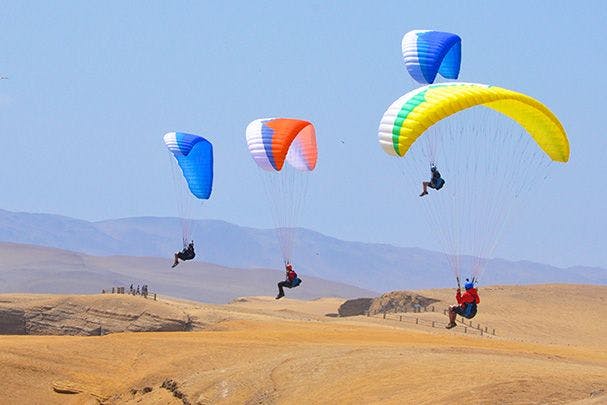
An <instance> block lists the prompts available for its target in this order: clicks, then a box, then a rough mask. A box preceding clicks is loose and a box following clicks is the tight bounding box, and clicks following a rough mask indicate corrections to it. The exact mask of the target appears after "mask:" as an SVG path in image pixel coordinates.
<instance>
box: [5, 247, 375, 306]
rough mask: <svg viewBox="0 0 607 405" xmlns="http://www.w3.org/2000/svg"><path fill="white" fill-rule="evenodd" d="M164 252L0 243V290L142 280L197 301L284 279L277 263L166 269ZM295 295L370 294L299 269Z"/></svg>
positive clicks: (84, 290) (265, 288)
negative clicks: (104, 252)
mask: <svg viewBox="0 0 607 405" xmlns="http://www.w3.org/2000/svg"><path fill="white" fill-rule="evenodd" d="M171 263H172V260H171V259H170V258H158V257H134V256H91V255H87V254H84V253H78V252H72V251H69V250H62V249H55V248H49V247H42V246H35V245H24V244H17V243H0V293H13V292H25V293H53V294H92V293H98V292H100V291H101V290H102V289H106V290H110V291H111V288H112V287H114V286H127V288H128V286H130V285H131V284H133V285H134V286H135V287H136V286H137V285H143V284H146V285H148V286H149V287H150V289H151V290H152V291H153V292H157V293H159V294H162V295H169V296H172V297H179V298H185V299H193V300H197V301H203V302H212V303H227V302H229V301H231V300H232V299H234V298H237V297H240V296H245V295H255V294H263V295H272V294H274V295H275V294H276V293H277V289H276V283H277V282H278V281H281V280H283V279H284V271H283V270H278V269H274V270H272V269H262V268H255V269H242V268H231V267H224V266H218V265H216V264H212V263H205V262H200V261H192V262H187V263H182V264H180V265H179V266H177V267H176V268H175V269H171V266H170V265H171ZM300 275H301V278H302V279H303V280H304V282H303V284H302V287H301V288H297V289H293V290H291V295H292V296H293V297H296V298H300V299H314V298H320V297H326V296H339V297H356V296H361V295H369V294H375V293H374V292H372V291H369V290H365V289H363V288H358V287H354V286H351V285H348V284H344V283H340V282H339V281H338V280H324V279H319V278H316V277H312V276H310V275H307V274H305V273H302V274H300Z"/></svg>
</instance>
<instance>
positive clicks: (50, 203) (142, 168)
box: [0, 1, 607, 267]
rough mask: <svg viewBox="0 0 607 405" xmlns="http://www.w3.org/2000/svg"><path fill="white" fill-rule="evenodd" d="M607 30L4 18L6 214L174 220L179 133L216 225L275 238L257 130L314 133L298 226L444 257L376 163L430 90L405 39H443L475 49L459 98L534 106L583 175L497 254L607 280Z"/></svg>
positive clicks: (250, 18) (344, 14)
mask: <svg viewBox="0 0 607 405" xmlns="http://www.w3.org/2000/svg"><path fill="white" fill-rule="evenodd" d="M605 21H607V4H606V3H604V2H601V1H595V2H591V1H587V2H583V4H581V5H578V4H574V3H573V2H570V1H562V2H559V1H534V2H529V1H518V2H517V1H509V2H498V1H478V2H472V1H469V2H432V1H423V2H421V1H415V2H405V1H394V2H345V1H343V2H337V1H333V2H326V1H318V2H316V1H307V2H244V1H243V2H177V1H175V2H168V1H167V2H152V1H146V2H143V1H141V2H124V1H108V2H103V4H101V3H96V4H95V3H93V2H79V1H73V2H63V1H57V2H33V1H32V2H22V1H7V2H3V5H2V13H0V44H1V46H0V75H1V76H8V77H9V80H2V81H0V132H1V134H2V138H1V139H2V143H3V147H2V148H1V149H0V169H1V173H2V175H0V190H2V193H1V194H0V208H4V209H9V210H16V211H28V212H49V213H57V214H62V215H67V216H73V217H78V218H84V219H90V220H96V219H107V218H116V217H127V216H142V215H153V216H173V215H176V207H175V200H174V198H173V196H172V195H171V192H172V190H173V188H172V185H171V181H172V178H171V171H170V167H169V162H168V158H167V153H166V151H165V150H164V146H163V144H162V135H163V134H164V133H165V132H169V131H174V130H179V131H186V132H192V133H197V134H201V135H203V136H205V137H207V138H208V139H209V140H211V142H213V144H214V147H215V172H216V176H215V185H214V194H213V198H212V199H211V200H210V201H209V203H208V205H207V206H206V207H205V208H204V210H201V212H200V217H205V218H218V219H223V220H226V221H229V222H234V223H237V224H240V225H248V226H255V227H270V226H271V225H272V222H271V217H270V215H269V213H268V212H267V209H266V205H267V201H266V200H265V198H266V197H265V195H264V192H263V188H262V185H261V184H260V182H259V177H258V175H257V173H256V172H255V170H257V169H256V167H255V165H254V163H253V161H252V160H251V159H250V157H249V155H248V151H247V149H246V144H245V141H244V129H245V127H246V125H247V124H248V123H249V122H250V121H252V120H253V119H255V118H259V117H265V116H286V117H301V118H306V119H308V120H310V121H312V122H313V123H314V124H315V126H316V130H317V136H318V144H319V163H318V167H317V171H316V173H315V177H314V179H313V181H311V182H310V191H309V197H308V206H307V208H306V211H305V212H304V214H303V216H302V219H301V225H302V226H304V227H307V228H310V229H314V230H317V231H320V232H323V233H325V234H328V235H332V236H336V237H339V238H342V239H348V240H361V241H377V242H388V243H392V244H396V245H401V246H421V247H428V248H437V246H435V244H434V242H433V239H432V234H431V233H430V232H429V231H428V230H427V229H426V228H427V227H426V223H425V222H424V221H423V219H421V218H418V217H412V216H411V215H409V216H408V215H407V213H408V212H411V211H412V210H411V207H408V206H407V204H410V202H407V201H405V200H404V199H402V198H399V197H398V195H397V192H395V188H396V187H400V184H402V180H401V179H400V178H399V175H398V174H397V173H394V172H393V171H392V168H393V166H392V165H390V164H386V156H385V155H384V153H383V152H382V150H381V149H380V148H379V146H378V144H377V126H378V122H379V119H380V118H381V115H382V113H383V112H384V110H385V109H386V107H387V106H388V105H389V104H390V103H391V102H392V101H394V100H395V99H396V98H398V97H399V96H400V95H402V94H403V93H405V92H406V91H408V90H410V89H411V88H413V86H414V84H413V82H412V81H411V80H410V79H409V78H408V75H407V72H406V69H405V67H404V64H403V62H402V58H401V52H400V40H401V37H402V35H403V34H404V33H405V32H407V31H409V30H411V29H417V28H430V29H439V30H444V31H451V32H456V33H458V34H459V35H460V36H461V37H462V39H463V48H462V49H463V63H462V73H461V76H460V79H461V80H465V81H473V82H480V83H490V84H495V85H500V86H503V87H506V88H511V89H514V90H518V91H521V92H523V93H527V94H529V95H532V96H534V97H536V98H538V99H539V100H541V101H543V102H544V103H545V104H546V105H547V106H549V108H551V109H552V111H554V113H555V114H556V115H557V116H559V118H560V119H561V121H562V123H563V125H564V126H565V128H566V130H567V132H568V135H569V139H570V142H571V151H572V153H571V160H570V162H569V163H568V164H567V165H566V166H563V167H558V168H557V169H556V170H553V171H552V172H551V176H550V179H549V181H547V182H546V184H545V185H544V186H543V187H542V188H541V192H537V193H532V195H529V196H528V197H527V203H526V205H525V207H524V209H523V210H521V211H520V212H519V213H518V215H517V216H516V218H514V220H513V221H512V222H511V226H510V227H509V228H508V232H507V233H506V234H505V235H504V237H503V239H502V241H501V244H500V245H499V246H498V248H497V250H496V252H495V255H496V256H498V257H505V258H509V259H530V260H536V261H541V262H546V263H550V264H556V265H563V266H564V265H573V264H585V265H600V266H604V267H607V249H605V246H606V243H605V241H606V238H605V236H604V232H605V229H606V228H607V213H606V211H605V205H606V202H607V188H606V187H605V185H606V183H607V182H606V181H605V171H606V170H605V169H606V168H607V164H606V163H605V156H606V154H607V139H606V137H605V136H604V128H605V120H606V114H605V89H606V84H607V79H606V76H605V75H604V73H603V70H604V66H605V65H606V64H607V55H606V53H605V51H604V46H603V45H602V44H603V42H604V41H605V38H607V26H606V24H605ZM341 140H344V143H342V142H340V141H341ZM336 190H339V192H336Z"/></svg>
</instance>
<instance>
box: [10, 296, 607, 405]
mask: <svg viewBox="0 0 607 405" xmlns="http://www.w3.org/2000/svg"><path fill="white" fill-rule="evenodd" d="M424 293H425V294H426V295H429V296H433V297H435V298H439V299H444V300H445V303H446V302H447V301H448V300H450V296H451V295H452V294H453V291H447V290H433V291H426V292H424ZM480 293H481V300H482V302H481V305H482V306H481V308H480V310H481V311H482V312H479V315H478V321H479V322H481V323H483V324H488V325H490V326H492V327H495V328H496V329H497V334H498V336H496V337H480V336H470V335H465V334H463V333H461V331H459V332H454V333H452V332H451V331H447V330H444V329H439V328H435V329H432V328H428V327H423V326H418V325H413V324H407V323H404V322H403V323H400V322H394V321H385V320H382V319H376V318H367V317H354V318H347V319H340V318H333V317H327V316H324V315H325V314H327V313H335V312H337V307H338V306H339V304H340V303H341V300H339V299H334V298H327V299H320V300H315V301H296V300H288V299H286V300H280V301H275V300H273V299H272V298H270V297H249V298H245V299H243V300H240V301H237V302H235V303H232V304H229V305H225V306H208V305H200V304H197V303H194V302H188V301H178V300H165V301H164V302H165V303H166V304H167V305H170V306H175V307H176V308H180V309H181V310H184V311H188V312H190V313H195V314H196V313H197V316H199V317H201V318H204V317H205V316H208V314H209V313H212V314H213V317H212V319H213V320H214V322H215V323H214V327H213V328H210V329H209V330H206V331H202V332H171V333H168V332H166V333H120V334H113V335H106V336H99V337H68V336H65V337H64V336H3V337H0V376H1V378H0V403H45V404H52V403H61V404H69V403H97V402H104V403H131V402H132V403H135V402H141V403H152V404H156V403H157V404H171V403H175V404H179V403H183V402H184V399H185V400H186V401H187V402H190V403H201V404H206V403H279V404H280V403H395V404H396V403H398V404H403V403H415V404H436V403H449V404H452V403H462V402H464V401H465V402H467V403H483V404H485V403H486V404H495V403H515V404H536V403H537V404H545V403H580V404H582V403H586V404H591V403H592V404H598V403H607V326H606V325H607V311H606V310H605V308H604V304H605V302H604V299H605V298H604V297H606V296H607V287H596V286H594V287H593V286H527V287H520V288H518V287H517V288H514V287H491V288H485V289H481V291H480ZM563 302H572V303H574V305H575V306H582V307H583V308H585V310H584V311H581V312H577V311H574V310H573V309H572V310H571V312H567V308H568V307H566V306H565V307H564V306H563ZM439 305H440V304H439ZM519 306H522V307H523V308H521V309H520V310H517V311H514V310H512V308H518V307H519ZM503 308H508V310H504V309H503ZM424 316H426V314H424ZM428 316H433V317H436V316H440V315H438V314H428ZM209 319H210V318H209ZM167 379H171V380H173V381H174V382H175V383H176V387H175V386H173V388H171V389H165V388H161V385H162V383H163V382H164V381H165V380H167ZM165 385H166V384H165ZM53 387H54V388H56V389H58V390H63V391H66V390H67V391H72V392H76V393H74V394H61V393H57V392H55V391H54V390H53ZM145 387H149V388H151V391H150V392H146V393H143V392H142V389H143V388H145ZM175 395H176V396H175ZM178 397H181V398H178Z"/></svg>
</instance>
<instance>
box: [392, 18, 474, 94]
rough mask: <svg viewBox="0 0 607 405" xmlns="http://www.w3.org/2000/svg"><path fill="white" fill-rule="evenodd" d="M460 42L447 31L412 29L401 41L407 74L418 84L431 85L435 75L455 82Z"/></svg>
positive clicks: (460, 51)
mask: <svg viewBox="0 0 607 405" xmlns="http://www.w3.org/2000/svg"><path fill="white" fill-rule="evenodd" d="M461 44H462V40H461V38H460V37H459V36H458V35H455V34H452V33H450V32H441V31H430V30H414V31H409V32H407V33H406V34H405V36H404V37H403V41H402V51H403V58H404V60H405V66H406V67H407V70H408V71H409V74H410V75H411V77H412V78H413V79H415V81H417V82H418V83H423V84H429V83H434V80H435V79H436V75H437V74H440V75H441V76H442V77H444V78H446V79H457V78H458V76H459V70H460V64H461V59H462V46H461Z"/></svg>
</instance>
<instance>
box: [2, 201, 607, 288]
mask: <svg viewBox="0 0 607 405" xmlns="http://www.w3.org/2000/svg"><path fill="white" fill-rule="evenodd" d="M193 226H194V235H195V237H196V245H197V249H198V253H197V254H198V256H197V260H201V261H204V262H208V263H214V264H217V265H218V266H225V267H228V268H239V269H255V268H261V269H280V268H281V266H282V264H281V259H280V253H279V252H280V250H279V247H278V243H277V241H276V237H275V231H274V230H272V229H255V228H247V227H241V226H237V225H233V224H230V223H227V222H224V221H218V220H199V221H194V225H193ZM180 238H181V225H180V221H179V220H178V219H177V218H156V217H137V218H125V219H116V220H107V221H99V222H89V221H84V220H79V219H74V218H69V217H64V216H59V215H50V214H30V213H18V212H10V211H5V210H0V241H5V242H14V243H25V244H31V245H39V246H48V247H54V248H60V249H65V250H70V251H75V252H81V253H86V254H89V255H98V256H112V255H124V256H145V257H157V258H163V259H162V260H164V262H163V263H165V262H166V263H167V265H168V263H169V262H170V260H171V257H172V254H173V252H174V251H175V250H178V249H179V248H180V247H181V246H180V245H181V240H180ZM538 248H540V247H538ZM294 251H295V257H294V258H293V259H294V264H295V266H296V270H297V271H298V272H299V273H300V275H302V277H310V276H313V277H318V278H322V279H325V280H330V281H333V282H340V283H345V284H349V285H354V286H357V287H360V288H365V289H368V290H373V291H391V290H400V289H407V290H411V289H424V288H439V287H451V286H453V284H454V280H453V276H452V273H451V271H450V270H449V267H448V265H447V260H446V257H445V255H444V254H442V253H440V252H435V251H430V250H424V249H419V248H405V247H397V246H393V245H388V244H378V243H364V242H350V241H343V240H339V239H336V238H332V237H328V236H325V235H323V234H320V233H318V232H313V231H310V230H307V229H298V230H297V235H296V246H295V249H294ZM125 260H126V259H125ZM129 260H130V259H129ZM149 260H152V259H149ZM162 260H160V262H162ZM464 260H470V258H464ZM160 262H159V263H160ZM481 283H482V284H484V285H489V284H534V283H578V284H607V270H606V269H603V268H597V267H583V266H574V267H568V268H558V267H554V266H550V265H545V264H540V263H533V262H528V261H516V262H515V261H508V260H502V259H494V260H491V261H490V262H489V263H488V265H487V268H486V271H485V273H484V275H483V277H482V279H481Z"/></svg>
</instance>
